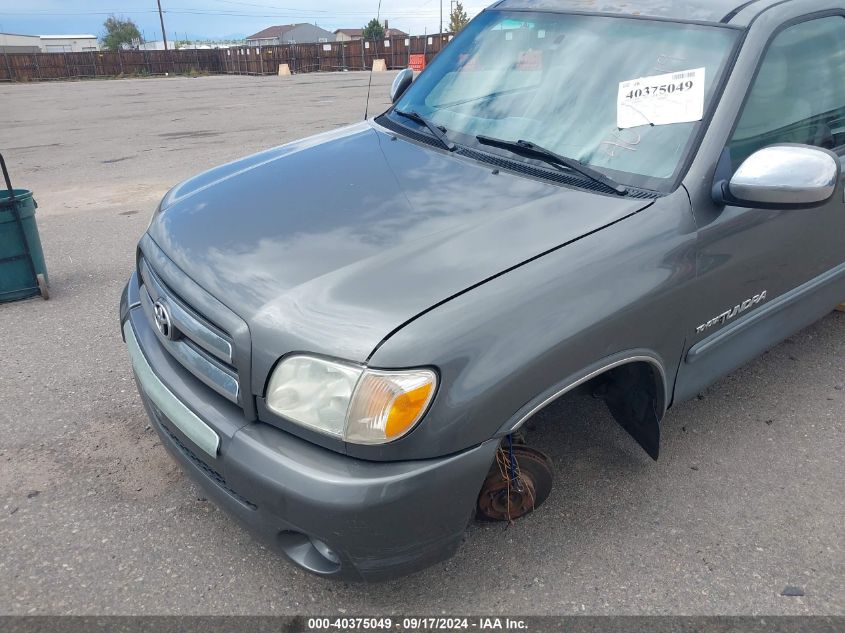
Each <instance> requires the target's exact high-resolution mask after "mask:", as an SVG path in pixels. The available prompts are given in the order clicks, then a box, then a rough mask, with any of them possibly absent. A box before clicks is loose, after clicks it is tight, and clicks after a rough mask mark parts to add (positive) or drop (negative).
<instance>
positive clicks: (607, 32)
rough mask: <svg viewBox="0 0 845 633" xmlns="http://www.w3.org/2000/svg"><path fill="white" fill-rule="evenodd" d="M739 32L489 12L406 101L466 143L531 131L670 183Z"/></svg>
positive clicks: (571, 153)
mask: <svg viewBox="0 0 845 633" xmlns="http://www.w3.org/2000/svg"><path fill="white" fill-rule="evenodd" d="M736 38H737V34H736V31H735V30H733V29H726V28H718V27H706V26H699V25H692V24H680V23H674V22H657V21H649V20H641V19H626V18H616V17H600V16H582V15H567V14H559V13H526V12H506V11H486V12H484V13H482V14H481V15H480V16H479V17H478V18H476V19H475V20H473V21H472V22H471V23H470V25H469V26H467V27H466V28H465V29H464V30H463V31H462V32H461V33H460V35H459V36H458V37H457V38H455V40H454V41H453V42H452V43H451V44H450V45H449V46H448V47H446V48H445V49H444V50H443V52H442V53H440V55H438V56H437V57H436V58H435V60H434V61H433V62H432V64H431V65H430V66H429V68H428V69H427V70H426V71H425V73H423V74H422V75H421V76H420V77H419V79H418V80H417V81H416V82H414V83H413V84H412V85H411V87H410V88H409V89H408V91H407V92H406V93H405V94H404V95H403V96H402V98H401V99H400V100H399V102H398V103H397V104H396V108H397V109H399V110H402V111H412V112H415V113H417V114H420V115H422V116H424V117H426V118H428V119H429V120H430V121H431V122H433V123H434V124H436V125H438V126H442V127H443V128H445V129H446V130H447V132H448V135H449V137H450V138H451V139H453V140H455V141H456V142H458V143H463V144H470V145H473V146H477V141H476V140H475V139H476V136H478V135H483V136H487V137H494V138H498V139H502V140H509V141H516V140H525V141H530V142H532V143H535V144H537V145H540V146H542V147H544V148H547V149H549V150H551V151H553V152H555V153H557V154H559V155H562V156H566V157H568V158H574V159H577V160H579V161H581V162H582V163H585V164H589V165H592V166H594V167H597V168H599V169H601V170H602V171H605V172H606V173H608V174H610V175H612V176H613V177H614V178H615V179H617V180H619V181H621V182H625V183H626V184H630V185H633V186H639V187H645V188H650V189H658V190H659V189H665V188H666V187H667V186H668V185H667V183H669V184H671V182H672V181H673V180H674V177H675V176H676V172H677V171H678V169H679V167H680V165H681V162H682V158H683V157H684V155H685V153H686V152H687V151H688V148H689V146H690V144H691V142H692V140H693V139H694V135H695V133H696V132H697V129H698V126H699V125H700V121H701V119H702V118H703V116H704V113H705V112H706V111H707V108H708V106H709V103H710V102H711V101H712V99H713V95H714V92H715V87H716V85H717V84H718V80H719V78H720V76H721V74H722V71H723V69H724V66H725V65H726V63H727V60H728V58H729V53H730V52H731V50H732V48H733V45H734V43H735V41H736ZM637 80H639V81H637ZM488 151H489V150H488ZM514 159H515V160H525V159H524V158H522V159H520V158H517V157H515V156H514Z"/></svg>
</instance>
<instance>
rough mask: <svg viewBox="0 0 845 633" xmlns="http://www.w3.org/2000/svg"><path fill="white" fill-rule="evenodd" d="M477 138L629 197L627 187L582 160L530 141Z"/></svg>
mask: <svg viewBox="0 0 845 633" xmlns="http://www.w3.org/2000/svg"><path fill="white" fill-rule="evenodd" d="M475 138H476V140H478V142H479V143H481V144H482V145H489V146H491V147H498V148H499V149H504V150H507V151H509V152H512V153H514V154H518V155H520V156H526V157H527V158H535V159H537V160H539V161H542V162H544V163H547V164H549V165H551V166H553V167H557V168H558V169H560V168H561V167H565V168H567V169H571V170H572V171H575V172H578V173H579V174H581V175H582V176H586V177H587V178H589V179H590V180H593V181H594V182H598V183H601V184H602V185H604V186H605V187H608V188H610V189H612V190H613V191H614V192H616V193H617V194H618V195H620V196H626V195H628V188H627V187H626V186H625V185H623V184H620V183H618V182H616V181H615V180H613V178H611V177H610V176H605V175H604V174H603V173H601V172H600V171H598V170H597V169H593V168H592V167H589V166H587V165H585V164H584V163H582V162H581V161H580V160H576V159H574V158H567V157H566V156H561V155H560V154H556V153H555V152H553V151H552V150H550V149H546V148H545V147H540V146H539V145H535V144H534V143H531V142H530V141H521V140H520V141H506V140H503V139H499V138H493V137H492V136H484V135H483V134H479V135H478V136H476V137H475Z"/></svg>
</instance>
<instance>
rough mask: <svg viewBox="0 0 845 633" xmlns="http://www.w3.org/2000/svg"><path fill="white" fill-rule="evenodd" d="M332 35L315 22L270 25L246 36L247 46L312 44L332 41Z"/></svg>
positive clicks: (333, 39)
mask: <svg viewBox="0 0 845 633" xmlns="http://www.w3.org/2000/svg"><path fill="white" fill-rule="evenodd" d="M334 41H335V38H334V35H333V34H332V33H331V32H330V31H327V30H326V29H321V28H320V27H319V26H317V25H316V24H307V23H300V24H281V25H279V26H271V27H268V28H266V29H264V30H263V31H259V32H258V33H255V34H254V35H250V36H249V37H248V38H246V45H247V46H275V45H277V44H313V43H316V42H334Z"/></svg>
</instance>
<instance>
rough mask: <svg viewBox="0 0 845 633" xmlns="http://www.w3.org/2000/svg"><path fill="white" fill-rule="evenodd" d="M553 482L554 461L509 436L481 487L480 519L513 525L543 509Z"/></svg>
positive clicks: (479, 499)
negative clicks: (520, 518) (531, 513)
mask: <svg viewBox="0 0 845 633" xmlns="http://www.w3.org/2000/svg"><path fill="white" fill-rule="evenodd" d="M553 481H554V467H553V465H552V460H551V459H549V458H548V456H546V455H545V454H544V453H542V452H540V451H538V450H537V449H536V448H531V447H530V446H527V445H525V444H520V443H517V442H515V441H514V436H513V435H508V436H507V437H505V439H504V440H503V441H502V445H501V446H499V449H498V450H497V451H496V459H495V461H494V462H493V465H492V466H491V468H490V472H489V473H488V474H487V478H486V479H485V480H484V484H483V485H482V486H481V493H480V494H479V495H478V507H477V516H478V518H479V519H481V520H482V521H507V522H508V523H511V522H513V520H514V519H518V518H519V517H521V516H525V515H526V514H528V513H529V512H532V511H533V510H535V509H536V508H539V507H540V505H541V504H542V503H543V502H544V501H545V500H546V498H547V497H548V496H549V493H550V492H551V490H552V482H553Z"/></svg>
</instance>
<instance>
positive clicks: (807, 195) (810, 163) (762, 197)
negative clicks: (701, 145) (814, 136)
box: [714, 144, 841, 209]
mask: <svg viewBox="0 0 845 633" xmlns="http://www.w3.org/2000/svg"><path fill="white" fill-rule="evenodd" d="M840 173H841V165H840V162H839V157H838V156H837V155H836V154H834V153H833V152H830V151H828V150H826V149H821V148H818V147H812V146H809V145H794V144H783V145H772V146H770V147H766V148H764V149H761V150H759V151H757V152H755V153H754V154H752V155H751V156H749V157H748V158H747V159H746V160H745V162H744V163H742V165H740V167H739V169H737V170H736V173H734V175H733V177H732V178H731V179H730V182H725V181H721V182H719V183H717V184H716V188H715V190H714V198H715V199H716V201H717V202H719V203H720V204H729V205H734V206H741V207H752V208H753V207H760V208H767V209H797V208H802V207H814V206H818V205H820V204H823V203H825V202H827V201H828V200H830V199H831V197H833V194H834V192H835V191H836V185H837V183H838V182H839V177H840Z"/></svg>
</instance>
